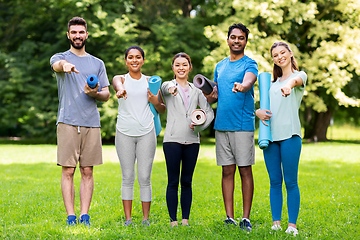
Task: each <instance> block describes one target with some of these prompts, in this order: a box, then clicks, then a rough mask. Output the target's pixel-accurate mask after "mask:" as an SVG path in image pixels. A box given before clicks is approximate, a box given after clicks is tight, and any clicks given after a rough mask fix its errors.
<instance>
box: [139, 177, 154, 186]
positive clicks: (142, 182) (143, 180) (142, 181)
mask: <svg viewBox="0 0 360 240" xmlns="http://www.w3.org/2000/svg"><path fill="white" fill-rule="evenodd" d="M138 182H139V186H141V187H146V186H150V185H151V178H150V176H138Z"/></svg>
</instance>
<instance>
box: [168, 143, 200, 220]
mask: <svg viewBox="0 0 360 240" xmlns="http://www.w3.org/2000/svg"><path fill="white" fill-rule="evenodd" d="M199 147H200V144H198V143H193V144H180V143H175V142H165V143H164V144H163V150H164V154H165V160H166V169H167V175H168V185H167V189H166V203H167V207H168V211H169V215H170V220H171V221H177V218H176V213H177V207H178V188H179V175H180V165H181V177H180V184H181V196H180V205H181V210H182V218H183V219H189V215H190V208H191V201H192V190H191V182H192V177H193V173H194V169H195V165H196V161H197V157H198V154H199Z"/></svg>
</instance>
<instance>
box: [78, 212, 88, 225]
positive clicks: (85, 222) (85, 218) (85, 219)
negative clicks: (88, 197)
mask: <svg viewBox="0 0 360 240" xmlns="http://www.w3.org/2000/svg"><path fill="white" fill-rule="evenodd" d="M89 220H90V216H89V215H87V214H84V215H81V217H80V223H81V224H83V225H84V226H85V227H89V226H90V221H89Z"/></svg>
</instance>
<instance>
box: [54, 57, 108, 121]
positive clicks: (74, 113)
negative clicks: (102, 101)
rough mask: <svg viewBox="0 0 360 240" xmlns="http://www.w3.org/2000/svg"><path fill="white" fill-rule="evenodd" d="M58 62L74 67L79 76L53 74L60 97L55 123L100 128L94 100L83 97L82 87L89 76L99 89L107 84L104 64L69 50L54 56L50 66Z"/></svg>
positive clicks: (75, 74) (84, 95) (98, 114)
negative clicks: (95, 80)
mask: <svg viewBox="0 0 360 240" xmlns="http://www.w3.org/2000/svg"><path fill="white" fill-rule="evenodd" d="M59 60H66V61H68V62H69V63H72V64H74V65H75V68H76V69H77V70H78V71H79V73H75V72H71V73H70V74H69V73H64V72H55V76H56V79H57V83H58V95H59V109H58V116H57V122H56V124H58V123H59V122H61V123H65V124H69V125H74V126H82V127H100V113H99V110H98V108H97V105H96V101H95V98H93V97H91V96H89V95H87V94H85V91H84V88H85V83H86V79H87V78H88V77H89V76H90V75H92V74H94V75H96V76H97V77H98V79H99V83H100V88H104V87H107V86H109V85H110V84H109V80H108V77H107V75H106V69H105V65H104V62H103V61H102V60H100V59H99V58H96V57H94V56H92V55H90V54H87V55H86V56H84V57H79V56H77V55H75V54H74V53H72V52H71V51H70V50H68V51H66V52H63V53H57V54H55V55H53V56H52V57H51V59H50V65H51V66H52V65H53V64H54V63H55V62H57V61H59Z"/></svg>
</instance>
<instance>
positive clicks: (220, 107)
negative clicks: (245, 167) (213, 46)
mask: <svg viewBox="0 0 360 240" xmlns="http://www.w3.org/2000/svg"><path fill="white" fill-rule="evenodd" d="M247 72H251V73H253V74H255V76H257V75H258V66H257V63H256V62H255V61H254V60H252V59H251V58H249V57H248V56H246V55H245V56H244V57H242V58H241V59H239V60H237V61H230V58H229V57H227V58H225V59H224V60H222V61H220V62H219V63H218V64H217V65H216V68H215V73H214V81H215V82H216V83H217V84H218V86H217V87H218V102H217V111H216V118H215V124H214V129H215V130H218V131H255V114H254V112H255V101H254V86H253V87H252V88H251V89H250V90H249V91H247V92H246V93H241V92H238V93H233V92H232V89H233V87H234V83H235V82H238V83H242V82H243V79H244V76H245V73H247Z"/></svg>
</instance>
